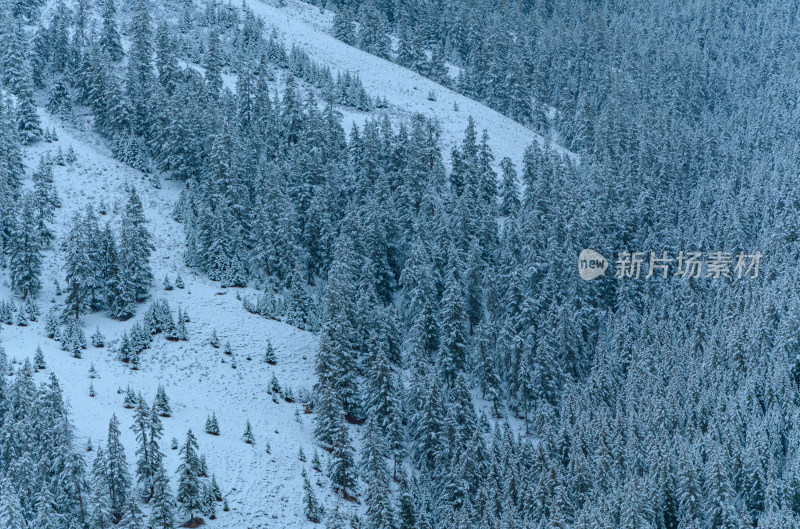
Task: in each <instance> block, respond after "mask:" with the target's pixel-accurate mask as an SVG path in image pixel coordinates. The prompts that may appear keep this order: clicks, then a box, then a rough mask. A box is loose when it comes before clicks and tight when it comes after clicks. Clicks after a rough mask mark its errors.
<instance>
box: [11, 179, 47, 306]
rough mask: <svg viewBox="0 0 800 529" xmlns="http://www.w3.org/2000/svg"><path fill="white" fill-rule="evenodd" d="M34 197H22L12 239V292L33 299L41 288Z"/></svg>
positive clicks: (40, 261)
mask: <svg viewBox="0 0 800 529" xmlns="http://www.w3.org/2000/svg"><path fill="white" fill-rule="evenodd" d="M33 200H34V199H33V197H32V196H31V195H30V194H26V195H25V196H24V197H23V198H22V203H21V206H22V209H21V210H20V212H19V218H18V219H17V222H16V223H15V224H14V228H15V229H14V231H13V233H12V236H11V250H10V253H11V256H10V257H11V258H10V263H9V267H10V270H11V290H12V291H13V292H15V293H16V294H18V295H20V296H22V297H23V298H26V299H27V298H28V297H31V298H33V297H35V296H36V295H37V294H38V292H39V290H40V289H41V287H42V284H41V280H40V279H39V276H40V275H41V270H42V255H41V253H42V243H41V240H40V239H39V230H38V229H37V228H38V226H37V222H36V211H35V206H34V202H33Z"/></svg>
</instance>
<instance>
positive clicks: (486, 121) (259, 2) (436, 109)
mask: <svg viewBox="0 0 800 529" xmlns="http://www.w3.org/2000/svg"><path fill="white" fill-rule="evenodd" d="M245 3H246V4H247V5H248V6H249V7H250V8H251V9H252V10H253V12H254V13H256V14H257V15H259V16H261V17H262V18H263V19H264V21H265V22H266V23H267V24H268V25H271V26H274V27H275V28H277V30H278V31H279V32H280V33H281V34H282V35H283V36H284V37H285V38H286V40H287V42H288V43H289V44H296V45H298V46H300V47H301V48H302V49H303V50H305V51H306V52H307V53H308V54H309V55H310V56H311V57H312V58H313V59H314V60H316V61H318V62H320V63H322V64H325V65H328V66H330V67H331V68H332V69H333V70H334V71H350V72H354V73H357V74H358V75H359V76H360V77H361V80H362V82H363V83H364V87H365V88H366V89H367V91H368V92H369V93H370V94H371V95H372V96H379V97H386V99H387V100H388V101H389V113H390V115H391V116H392V117H393V118H398V119H402V118H408V116H409V115H411V114H414V113H421V114H424V115H426V116H431V117H436V118H438V120H439V124H440V125H441V127H442V152H443V154H444V156H445V158H446V159H448V158H449V156H450V150H451V148H452V147H453V146H455V145H457V144H458V143H459V142H460V141H461V139H462V137H463V134H464V129H466V127H467V120H468V119H469V117H470V116H471V117H472V118H473V119H474V120H475V127H476V129H477V130H478V131H479V132H481V131H483V130H484V129H485V130H486V131H487V132H488V133H489V144H490V145H491V147H492V151H493V152H494V156H495V161H496V162H497V163H499V162H500V160H501V159H503V157H506V156H508V157H509V158H510V159H511V160H512V161H513V162H514V163H515V164H516V165H517V166H518V167H519V166H521V164H522V154H523V152H524V151H525V148H526V147H528V146H529V145H530V144H531V143H533V142H538V143H539V144H540V145H545V143H546V140H545V139H544V138H542V137H541V136H540V135H538V134H536V133H535V132H533V131H531V130H530V129H528V128H526V127H524V126H522V125H520V124H519V123H517V122H516V121H514V120H512V119H509V118H508V117H505V116H503V115H502V114H500V113H499V112H496V111H494V110H492V109H490V108H488V107H487V106H485V105H483V104H481V103H478V102H476V101H474V100H472V99H469V98H468V97H464V96H463V95H460V94H458V93H456V92H454V91H453V90H450V89H448V88H446V87H443V86H441V85H440V84H437V83H435V82H433V81H431V80H430V79H426V78H425V77H423V76H421V75H419V74H417V73H414V72H413V71H411V70H409V69H406V68H403V67H402V66H399V65H397V64H395V63H393V62H391V61H387V60H385V59H381V58H379V57H376V56H374V55H371V54H369V53H366V52H364V51H361V50H359V49H358V48H355V47H352V46H348V45H347V44H345V43H343V42H341V41H339V40H337V39H335V38H334V37H332V36H331V35H330V30H331V25H332V24H333V12H331V11H321V10H320V9H319V8H317V7H314V6H311V5H309V4H307V3H305V2H300V1H298V0H288V1H287V2H283V4H284V6H283V7H280V6H279V3H278V2H277V1H276V0H245ZM430 93H433V94H434V97H435V100H434V101H431V100H430V99H429V97H428V96H429V94H430ZM359 117H360V118H361V119H359ZM350 120H356V122H359V121H362V120H363V116H361V115H360V114H355V115H353V114H351V115H347V114H346V119H345V121H346V122H347V121H350ZM345 130H350V127H349V124H348V125H346V126H345ZM548 146H549V147H551V148H552V149H554V150H556V151H557V152H563V153H566V151H565V150H564V149H563V148H561V147H560V146H558V145H555V144H549V143H548Z"/></svg>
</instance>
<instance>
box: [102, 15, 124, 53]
mask: <svg viewBox="0 0 800 529" xmlns="http://www.w3.org/2000/svg"><path fill="white" fill-rule="evenodd" d="M102 6H103V9H102V13H101V14H102V17H103V27H102V29H101V30H100V49H101V50H103V52H104V53H105V54H106V56H107V57H108V58H109V59H110V60H112V61H114V62H118V61H120V60H122V58H123V57H124V56H125V53H124V52H123V50H122V43H121V39H120V36H119V31H117V21H116V17H117V8H116V6H115V5H114V0H104V1H103V3H102Z"/></svg>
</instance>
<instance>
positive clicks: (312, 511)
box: [303, 475, 324, 523]
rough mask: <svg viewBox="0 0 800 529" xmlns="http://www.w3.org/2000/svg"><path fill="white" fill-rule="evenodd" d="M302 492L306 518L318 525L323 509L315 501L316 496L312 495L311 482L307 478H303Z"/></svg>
mask: <svg viewBox="0 0 800 529" xmlns="http://www.w3.org/2000/svg"><path fill="white" fill-rule="evenodd" d="M303 490H304V491H305V499H304V500H303V504H304V507H303V509H304V510H305V514H306V518H308V521H310V522H313V523H319V522H320V520H321V519H322V514H323V512H324V511H323V509H322V506H321V505H320V504H319V501H317V496H316V495H315V494H314V489H313V488H311V482H309V481H308V477H306V476H305V475H304V476H303Z"/></svg>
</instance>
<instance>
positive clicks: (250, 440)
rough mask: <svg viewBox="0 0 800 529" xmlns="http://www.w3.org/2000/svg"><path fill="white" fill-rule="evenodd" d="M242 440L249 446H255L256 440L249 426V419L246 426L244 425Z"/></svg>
mask: <svg viewBox="0 0 800 529" xmlns="http://www.w3.org/2000/svg"><path fill="white" fill-rule="evenodd" d="M242 440H243V441H244V442H245V443H247V444H249V445H254V444H256V438H255V436H253V427H252V426H250V420H249V419H248V421H247V425H245V428H244V434H243V435H242Z"/></svg>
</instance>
